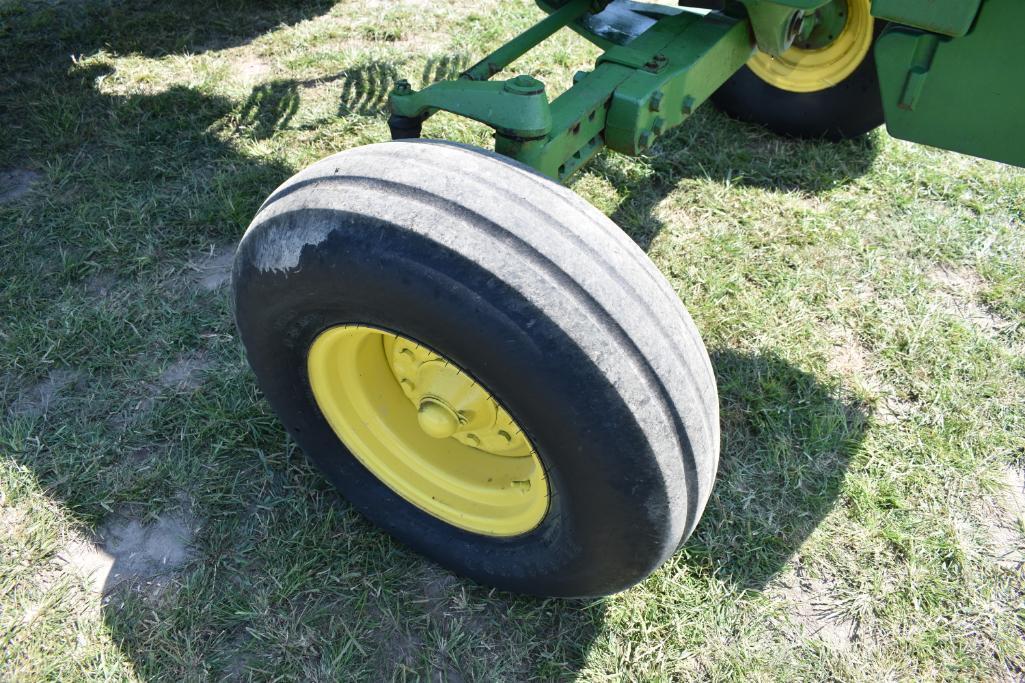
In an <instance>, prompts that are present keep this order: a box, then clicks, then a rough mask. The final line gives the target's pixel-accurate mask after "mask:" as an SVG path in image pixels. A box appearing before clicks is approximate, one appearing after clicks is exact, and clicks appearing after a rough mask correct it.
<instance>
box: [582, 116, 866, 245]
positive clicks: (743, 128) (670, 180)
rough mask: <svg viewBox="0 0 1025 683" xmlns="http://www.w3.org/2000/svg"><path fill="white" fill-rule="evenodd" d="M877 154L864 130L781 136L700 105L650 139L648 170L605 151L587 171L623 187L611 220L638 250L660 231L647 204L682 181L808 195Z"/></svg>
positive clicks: (835, 183) (859, 171)
mask: <svg viewBox="0 0 1025 683" xmlns="http://www.w3.org/2000/svg"><path fill="white" fill-rule="evenodd" d="M878 152H879V150H878V146H877V142H876V138H875V137H874V136H873V135H871V134H870V135H865V136H862V137H860V138H857V139H854V140H848V141H845V142H840V143H834V142H826V141H818V140H798V139H790V138H784V137H780V136H778V135H775V134H773V133H771V132H769V131H767V130H765V129H762V128H760V127H758V126H753V125H751V124H747V123H742V122H740V121H735V120H733V119H730V118H729V117H727V116H726V115H724V114H721V113H719V112H717V111H715V110H714V109H713V108H712V105H710V104H707V105H705V106H703V107H701V108H700V109H698V111H697V112H696V113H695V115H694V116H692V117H691V118H690V119H689V120H688V121H687V122H686V124H684V125H683V126H681V127H680V128H678V129H676V130H674V131H673V132H671V133H670V134H668V135H667V136H666V137H665V138H664V139H663V140H662V141H661V142H659V143H658V144H656V146H655V147H654V148H653V150H652V152H651V153H650V154H651V156H650V165H651V173H650V174H646V175H645V176H644V177H633V176H631V175H630V169H629V167H624V166H623V165H622V164H619V163H614V162H611V161H610V159H609V158H608V157H605V156H600V157H599V158H598V159H597V160H596V161H595V163H594V165H593V167H592V169H593V170H594V171H596V172H598V173H599V174H601V175H604V176H605V177H606V178H607V179H608V180H609V182H611V183H612V184H613V185H615V186H616V187H618V188H620V189H621V190H623V189H625V190H626V196H625V198H624V199H623V201H622V202H621V203H620V205H619V207H618V208H617V209H616V211H615V212H614V213H613V214H612V216H611V218H612V220H613V221H615V222H616V224H617V225H620V226H623V227H624V229H625V230H627V232H628V233H629V234H630V236H631V237H632V238H633V239H634V241H636V242H637V243H638V244H639V245H640V246H641V248H643V249H645V250H646V249H648V247H649V246H650V245H651V242H652V240H653V239H654V238H655V236H656V235H658V233H659V232H660V231H661V230H662V228H663V225H662V222H661V221H660V220H659V219H658V217H657V216H656V215H655V208H656V207H657V206H658V204H659V203H660V202H661V201H662V200H664V199H665V198H666V197H667V196H668V195H669V194H670V193H671V192H672V191H673V190H675V189H676V188H677V187H679V185H680V184H681V183H683V182H685V181H687V180H691V179H708V180H711V181H713V182H716V183H720V184H723V185H729V186H736V187H753V188H761V189H764V190H769V191H772V192H795V193H799V194H804V195H815V194H819V193H822V192H828V191H829V190H832V189H834V188H837V187H840V186H843V185H845V184H847V183H849V182H850V181H852V180H854V179H856V178H858V177H860V176H862V175H864V174H865V173H867V172H868V170H869V169H870V168H871V165H872V162H873V160H875V158H876V156H877V155H878Z"/></svg>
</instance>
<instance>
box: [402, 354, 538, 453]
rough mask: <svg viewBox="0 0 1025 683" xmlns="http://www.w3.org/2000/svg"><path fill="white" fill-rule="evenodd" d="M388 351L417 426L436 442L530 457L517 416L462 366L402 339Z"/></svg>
mask: <svg viewBox="0 0 1025 683" xmlns="http://www.w3.org/2000/svg"><path fill="white" fill-rule="evenodd" d="M387 343H388V342H387V341H386V346H387ZM387 351H388V359H389V362H390V363H391V368H392V372H393V373H395V379H397V380H398V381H399V386H400V387H402V393H404V394H405V395H406V398H408V399H409V401H410V402H411V403H412V404H413V405H414V406H415V407H416V409H417V422H418V423H419V425H420V429H422V430H423V432H424V433H425V434H427V435H428V436H430V437H433V438H435V439H447V438H450V437H451V438H454V439H456V440H457V441H459V442H460V443H462V444H464V445H466V446H470V447H471V448H476V449H478V450H482V451H485V452H487V453H493V454H494V455H502V456H510V457H523V456H526V455H529V454H530V446H529V445H528V444H527V440H526V439H525V438H524V436H523V434H522V432H520V430H519V428H518V427H516V424H515V423H514V422H513V419H512V417H510V415H509V414H508V413H507V412H506V411H505V410H504V409H503V408H502V407H501V406H500V405H498V403H497V402H496V401H495V400H494V399H493V398H492V397H491V396H490V395H489V394H488V392H486V391H485V390H484V389H483V388H481V386H480V385H479V384H477V383H476V382H474V381H473V379H472V378H471V377H469V376H468V375H467V374H466V373H464V372H463V371H461V370H460V369H459V368H458V367H457V366H455V365H454V364H452V363H450V362H449V361H447V360H445V359H444V358H442V357H441V356H439V355H438V354H436V353H434V352H433V351H430V350H429V349H426V348H424V347H423V346H420V345H418V344H415V343H410V342H408V341H405V340H401V339H399V338H397V337H394V338H393V339H392V340H391V349H387Z"/></svg>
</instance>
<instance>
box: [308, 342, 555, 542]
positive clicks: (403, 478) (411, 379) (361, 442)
mask: <svg viewBox="0 0 1025 683" xmlns="http://www.w3.org/2000/svg"><path fill="white" fill-rule="evenodd" d="M307 366H308V368H307V369H308V372H309V377H310V387H311V389H312V390H313V396H314V399H315V400H316V402H317V405H318V407H319V408H320V410H321V412H322V413H323V414H324V417H325V418H326V419H327V421H328V424H330V425H331V428H332V429H333V430H334V432H335V434H336V435H337V436H338V438H339V439H341V440H342V442H343V443H344V444H345V445H346V447H347V448H348V449H349V450H350V451H351V452H352V454H353V455H354V456H356V458H357V459H359V461H360V462H361V463H362V464H363V465H364V466H365V467H366V468H367V469H368V470H370V472H372V473H373V474H374V475H375V476H376V477H377V478H378V479H380V480H381V481H382V482H384V483H385V484H386V485H387V486H388V487H389V488H391V489H392V490H393V491H395V492H396V493H397V494H399V495H400V496H402V497H403V498H405V499H406V500H407V501H409V502H410V503H412V504H413V505H416V506H417V507H419V508H420V509H421V510H423V511H425V512H427V513H429V514H431V515H433V516H435V517H437V518H438V519H441V520H443V521H445V522H448V523H449V524H452V525H454V526H457V527H459V528H461V529H466V530H468V531H473V532H476V533H481V534H487V535H491V536H514V535H518V534H522V533H525V532H527V531H530V530H531V529H533V528H535V527H536V526H537V525H538V524H540V523H541V520H542V519H543V518H544V516H545V513H546V512H547V510H548V483H547V480H546V477H545V472H544V468H543V466H542V465H541V461H540V459H539V458H538V456H537V454H536V452H535V451H534V449H533V447H532V445H531V444H530V442H529V440H528V439H527V437H526V436H525V435H524V434H523V430H522V429H520V427H519V425H517V424H516V422H515V421H514V420H513V419H512V417H511V416H510V415H509V413H508V412H507V411H506V410H505V409H504V408H503V407H502V406H501V404H499V403H498V401H497V400H496V399H495V398H494V397H493V396H492V395H491V394H490V393H488V391H487V390H486V389H484V387H482V386H481V385H480V384H478V383H477V382H476V381H474V379H473V378H472V377H470V376H469V375H468V374H467V373H466V372H465V371H464V370H463V369H462V368H460V367H459V366H457V365H456V364H455V363H453V362H452V361H450V360H448V359H446V358H445V357H444V356H442V355H441V354H438V353H436V352H434V351H432V350H431V349H428V348H427V347H425V346H423V345H422V344H418V343H417V342H415V341H413V340H411V339H407V338H406V337H403V336H400V335H396V334H392V333H390V332H385V331H383V330H379V329H377V328H373V327H367V326H362V325H346V326H338V327H332V328H330V329H328V330H326V331H325V332H323V333H321V334H320V335H319V336H318V337H317V339H316V340H315V341H314V342H313V345H312V346H311V347H310V352H309V357H308V361H307Z"/></svg>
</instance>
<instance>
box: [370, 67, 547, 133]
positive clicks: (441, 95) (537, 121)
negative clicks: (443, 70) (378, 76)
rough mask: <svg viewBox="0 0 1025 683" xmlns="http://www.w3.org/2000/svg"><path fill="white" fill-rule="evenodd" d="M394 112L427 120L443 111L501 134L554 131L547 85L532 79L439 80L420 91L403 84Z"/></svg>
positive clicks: (396, 93)
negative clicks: (470, 120)
mask: <svg viewBox="0 0 1025 683" xmlns="http://www.w3.org/2000/svg"><path fill="white" fill-rule="evenodd" d="M389 103H390V104H391V108H392V112H393V113H395V114H397V115H399V116H404V117H407V118H410V119H424V118H426V117H427V116H428V115H429V114H430V113H432V112H435V111H438V110H443V111H448V112H452V113H453V114H458V115H459V116H465V117H466V118H468V119H473V120H474V121H480V122H481V123H486V124H487V125H489V126H491V127H492V128H494V129H495V130H496V132H498V133H499V134H500V135H506V136H510V137H517V138H528V139H529V138H539V137H544V136H545V135H547V134H548V133H549V131H551V129H552V115H551V111H550V109H549V106H548V97H547V96H546V95H545V86H544V84H543V83H542V82H541V81H539V80H537V79H535V78H531V77H530V76H517V77H516V78H512V79H509V80H507V81H484V82H481V81H471V80H469V79H460V80H456V81H439V82H437V83H434V84H432V85H429V86H428V87H426V88H424V89H423V90H420V91H415V90H413V89H412V88H410V87H409V84H408V83H407V82H405V81H401V82H399V83H398V85H397V86H396V87H395V89H394V90H392V92H391V95H390V97H389Z"/></svg>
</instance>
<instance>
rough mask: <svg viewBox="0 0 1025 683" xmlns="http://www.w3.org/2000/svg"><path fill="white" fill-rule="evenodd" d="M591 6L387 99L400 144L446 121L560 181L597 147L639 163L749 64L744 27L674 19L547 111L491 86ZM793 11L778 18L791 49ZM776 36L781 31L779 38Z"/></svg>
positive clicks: (532, 91) (563, 13)
mask: <svg viewBox="0 0 1025 683" xmlns="http://www.w3.org/2000/svg"><path fill="white" fill-rule="evenodd" d="M596 9H600V4H596V3H595V1H594V0H570V2H567V3H566V4H565V5H563V6H562V7H560V8H558V9H556V10H555V11H554V12H553V13H552V14H551V15H549V16H548V17H547V18H545V19H544V20H543V21H541V22H540V23H538V24H537V25H535V26H534V27H532V28H530V29H528V30H527V31H525V32H524V33H522V34H520V35H519V36H517V37H516V38H514V39H513V40H511V41H510V42H509V43H507V44H505V45H503V46H502V47H500V48H499V49H498V50H496V51H495V52H493V53H492V54H491V55H489V56H488V57H486V58H484V59H482V60H481V61H480V62H478V63H477V64H476V65H474V66H473V67H471V68H470V69H468V70H467V71H466V72H464V73H463V75H462V76H461V77H460V78H459V79H457V80H453V81H441V82H438V83H434V84H432V85H429V86H427V87H425V88H423V89H422V90H419V91H416V90H413V89H412V88H411V87H410V86H409V84H408V83H407V82H405V81H402V82H400V83H399V84H398V85H397V86H396V87H395V89H394V90H393V91H392V93H391V96H390V104H391V108H392V113H393V115H392V117H391V119H390V121H389V123H390V124H391V127H392V135H393V137H396V138H402V137H418V136H419V134H420V129H421V124H422V122H423V121H424V120H425V119H426V118H427V117H429V116H431V115H432V114H433V113H435V112H437V111H447V112H451V113H453V114H457V115H459V116H464V117H467V118H470V119H473V120H476V121H480V122H482V123H485V124H487V125H488V126H490V127H492V128H494V129H495V136H496V137H495V141H496V142H495V149H496V151H498V152H499V153H501V154H505V155H506V156H509V157H512V158H514V159H517V160H519V161H521V162H523V163H526V164H528V165H530V166H532V167H534V168H535V169H537V170H538V171H540V172H541V173H543V174H545V175H547V176H549V177H551V178H554V179H556V180H559V181H566V180H567V179H568V178H569V177H570V176H572V175H573V174H574V173H575V172H576V171H578V170H579V169H580V168H581V167H582V166H583V165H584V164H585V163H587V162H588V161H589V160H590V159H591V158H593V157H594V155H595V154H596V153H597V152H598V151H599V150H601V149H602V148H603V147H608V148H609V149H613V150H615V151H618V152H622V153H624V154H640V153H642V152H644V151H645V150H647V149H648V148H649V147H650V146H651V145H652V144H653V143H654V141H655V140H656V139H658V137H659V136H661V135H663V134H665V133H666V131H668V130H670V129H671V128H673V127H675V126H678V125H680V124H681V123H683V122H684V121H685V120H686V119H687V117H689V116H690V115H691V114H692V113H693V111H694V109H695V108H696V107H697V106H698V105H700V104H701V103H702V102H704V101H705V100H706V99H707V98H708V97H709V96H710V95H711V94H712V93H713V92H714V91H715V90H716V89H717V88H718V87H719V86H720V85H721V84H722V83H723V82H725V81H726V79H727V78H729V77H730V76H731V75H732V74H733V73H734V72H735V71H736V70H737V69H739V68H740V67H741V66H742V65H743V64H744V62H746V61H747V59H748V58H749V57H750V56H751V53H752V51H753V50H754V49H755V44H754V41H753V40H752V30H751V26H750V23H749V21H748V20H747V19H746V18H743V17H734V16H728V15H726V14H720V13H700V12H693V11H679V12H676V13H672V14H666V15H664V16H661V17H660V18H659V19H658V20H657V21H655V22H654V23H653V24H652V25H651V27H650V28H648V29H647V30H645V31H644V32H643V33H641V34H640V35H639V36H637V37H636V38H635V39H633V40H631V41H630V42H629V44H627V45H611V46H610V47H609V48H608V49H607V50H606V51H605V53H604V54H603V55H602V56H601V57H599V58H598V60H597V63H596V65H595V68H594V70H592V71H590V72H581V73H578V74H577V77H576V78H575V79H574V84H573V86H572V87H571V88H570V89H569V90H567V91H566V92H564V93H562V94H561V95H560V96H559V97H558V98H556V99H555V100H554V101H549V99H548V95H547V93H546V91H545V86H544V84H543V83H541V82H540V81H538V80H536V79H534V78H532V77H530V76H525V75H521V76H517V77H515V78H512V79H509V80H505V81H489V80H488V79H489V78H491V77H492V76H494V75H496V74H497V73H499V72H500V71H502V70H503V69H504V68H506V67H507V66H508V65H509V64H510V63H512V61H513V60H515V59H517V58H519V57H520V56H522V55H523V54H525V53H526V52H527V51H529V50H530V49H532V48H533V47H535V46H537V45H538V44H539V43H540V42H542V41H543V40H545V39H546V38H548V37H549V36H551V35H552V34H553V33H555V31H557V30H559V29H560V28H562V27H565V26H568V25H570V24H571V23H572V22H574V21H576V20H578V19H579V18H580V17H581V16H583V15H584V14H586V13H588V12H594V11H595V10H596ZM794 12H795V10H793V9H792V8H787V11H786V12H780V13H777V14H778V15H779V16H778V17H777V18H778V20H779V22H780V23H781V25H782V24H783V23H786V31H788V32H789V34H790V40H793V38H794V37H796V36H797V35H798V32H799V31H798V29H800V26H797V27H796V28H795V27H794V25H793V15H794ZM783 30H784V29H783V28H780V31H783Z"/></svg>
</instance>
